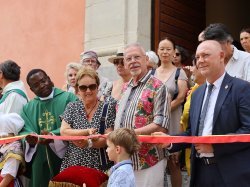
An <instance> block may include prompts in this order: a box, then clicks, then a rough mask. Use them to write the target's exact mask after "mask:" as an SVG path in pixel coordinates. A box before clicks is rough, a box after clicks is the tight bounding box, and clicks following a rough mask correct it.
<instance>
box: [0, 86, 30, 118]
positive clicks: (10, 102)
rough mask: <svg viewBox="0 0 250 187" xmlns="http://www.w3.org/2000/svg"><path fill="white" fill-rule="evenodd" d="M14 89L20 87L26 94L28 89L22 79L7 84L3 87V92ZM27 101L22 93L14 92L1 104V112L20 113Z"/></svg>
mask: <svg viewBox="0 0 250 187" xmlns="http://www.w3.org/2000/svg"><path fill="white" fill-rule="evenodd" d="M12 89H20V90H22V91H23V92H24V93H25V94H26V95H27V92H26V89H25V87H24V84H23V82H22V81H14V82H11V83H9V84H7V85H6V86H5V87H4V88H3V93H2V94H5V93H6V92H7V91H9V90H12ZM26 103H27V100H26V98H24V97H23V96H21V95H20V94H18V93H16V92H12V93H10V94H9V95H8V97H6V99H5V100H4V102H3V103H1V104H0V112H3V113H5V114H8V113H17V114H20V113H21V110H22V108H23V106H24V105H25V104H26Z"/></svg>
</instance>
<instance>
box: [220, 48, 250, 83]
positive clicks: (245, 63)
mask: <svg viewBox="0 0 250 187" xmlns="http://www.w3.org/2000/svg"><path fill="white" fill-rule="evenodd" d="M233 48H234V52H233V56H232V57H231V58H230V60H229V61H228V63H227V65H226V67H225V68H226V72H227V73H228V74H229V75H231V76H232V77H237V78H240V79H243V80H246V81H248V82H250V53H247V52H245V51H240V50H238V49H237V48H236V47H234V46H233Z"/></svg>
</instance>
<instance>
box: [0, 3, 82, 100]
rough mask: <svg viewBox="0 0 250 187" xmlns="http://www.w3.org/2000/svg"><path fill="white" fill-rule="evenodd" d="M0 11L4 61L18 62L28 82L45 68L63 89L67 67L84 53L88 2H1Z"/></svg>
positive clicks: (0, 46) (0, 47)
mask: <svg viewBox="0 0 250 187" xmlns="http://www.w3.org/2000/svg"><path fill="white" fill-rule="evenodd" d="M0 12H1V16H0V62H2V61H4V60H7V59H11V60H14V61H15V62H17V64H19V66H21V79H22V80H23V81H24V82H25V83H26V80H25V79H26V75H27V73H28V72H29V71H30V70H31V69H33V68H41V69H44V70H45V71H46V72H47V73H48V75H49V76H50V77H51V79H52V81H53V82H54V84H55V86H56V87H59V88H61V87H62V85H63V84H64V83H65V77H64V72H65V66H66V64H68V63H69V62H73V61H79V55H80V53H81V52H82V51H83V41H84V38H83V37H84V14H85V0H25V1H18V0H7V1H5V0H0ZM26 85H27V84H26ZM27 90H28V91H29V96H30V97H31V98H32V97H33V96H34V95H33V94H32V93H31V92H30V90H29V87H28V86H27Z"/></svg>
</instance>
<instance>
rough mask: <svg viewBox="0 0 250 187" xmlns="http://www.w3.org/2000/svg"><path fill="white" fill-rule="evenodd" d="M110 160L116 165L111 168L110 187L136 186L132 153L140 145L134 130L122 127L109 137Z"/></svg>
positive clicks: (108, 150)
mask: <svg viewBox="0 0 250 187" xmlns="http://www.w3.org/2000/svg"><path fill="white" fill-rule="evenodd" d="M107 145H108V148H107V153H108V157H109V160H111V161H114V162H115V165H114V166H113V167H112V168H111V169H110V177H109V181H108V187H135V176H134V170H133V167H132V161H131V160H130V158H131V155H132V154H134V153H135V152H136V151H137V150H138V149H139V147H140V144H139V142H138V140H137V137H136V134H135V132H134V131H133V130H130V129H127V128H120V129H116V130H115V131H112V132H111V133H109V134H108V137H107Z"/></svg>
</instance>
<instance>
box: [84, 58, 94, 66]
mask: <svg viewBox="0 0 250 187" xmlns="http://www.w3.org/2000/svg"><path fill="white" fill-rule="evenodd" d="M82 63H83V64H84V65H91V64H96V63H97V61H96V60H95V59H85V60H83V61H82Z"/></svg>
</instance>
